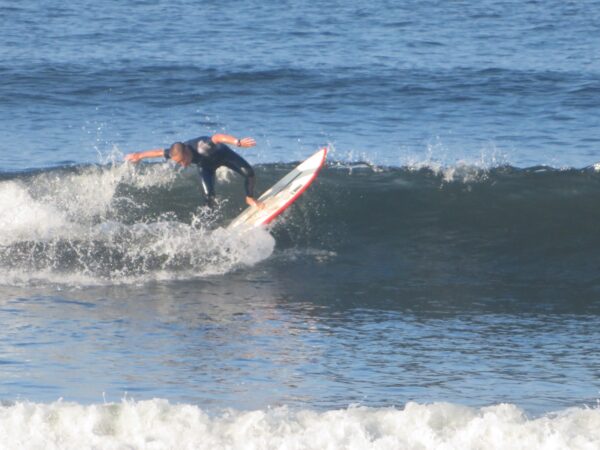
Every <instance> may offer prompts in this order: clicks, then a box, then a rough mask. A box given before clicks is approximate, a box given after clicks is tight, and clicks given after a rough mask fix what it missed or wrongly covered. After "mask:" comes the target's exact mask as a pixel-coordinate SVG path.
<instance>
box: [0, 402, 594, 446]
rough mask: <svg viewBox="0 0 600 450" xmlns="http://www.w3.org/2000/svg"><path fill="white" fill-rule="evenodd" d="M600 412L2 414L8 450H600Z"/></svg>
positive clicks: (50, 410)
mask: <svg viewBox="0 0 600 450" xmlns="http://www.w3.org/2000/svg"><path fill="white" fill-rule="evenodd" d="M599 446H600V410H598V409H584V408H572V409H567V410H564V411H560V412H557V413H552V414H549V415H545V416H543V417H539V418H535V419H529V418H527V417H526V415H525V414H524V413H523V411H521V410H520V409H519V408H518V407H516V406H514V405H510V404H500V405H495V406H490V407H485V408H480V409H475V408H469V407H465V406H460V405H455V404H448V403H435V404H428V405H421V404H417V403H409V404H407V405H406V406H405V407H404V408H403V409H396V408H366V407H350V408H348V409H341V410H332V411H327V412H317V411H312V410H301V411H291V410H289V409H287V408H286V407H279V408H274V409H268V410H259V411H251V412H239V411H233V410H231V411H228V412H225V413H222V414H221V415H218V416H210V415H208V414H207V413H206V412H204V411H203V410H202V409H200V408H198V407H197V406H194V405H186V404H180V405H172V404H169V402H168V401H166V400H159V399H154V400H148V401H140V402H135V401H123V402H122V403H117V404H100V405H89V406H84V405H80V404H76V403H63V402H56V403H52V404H36V403H21V402H19V403H16V404H14V405H11V406H3V407H0V449H7V450H8V449H16V448H19V449H27V450H28V449H31V450H34V449H36V450H37V449H44V450H53V449H61V450H69V449H73V450H74V449H77V450H81V449H92V448H102V449H105V450H107V449H124V448H127V449H156V450H158V449H178V450H180V449H196V450H200V449H211V450H214V449H244V450H249V449H283V448H285V449H356V450H358V449H360V450H367V449H378V450H385V449H394V450H396V449H448V450H450V449H460V450H468V449H488V450H490V449H502V450H505V449H514V450H517V449H527V450H534V449H557V450H558V449H560V450H563V449H596V448H599Z"/></svg>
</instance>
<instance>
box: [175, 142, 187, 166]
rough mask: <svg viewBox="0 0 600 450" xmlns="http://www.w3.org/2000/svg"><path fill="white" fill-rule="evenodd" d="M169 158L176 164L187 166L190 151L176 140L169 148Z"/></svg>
mask: <svg viewBox="0 0 600 450" xmlns="http://www.w3.org/2000/svg"><path fill="white" fill-rule="evenodd" d="M169 158H170V159H172V160H173V161H175V162H176V163H177V164H180V165H182V166H183V167H187V166H189V165H190V164H191V163H192V152H191V151H190V149H189V148H187V147H186V146H185V145H184V144H182V143H181V142H176V143H174V144H173V145H171V148H170V149H169Z"/></svg>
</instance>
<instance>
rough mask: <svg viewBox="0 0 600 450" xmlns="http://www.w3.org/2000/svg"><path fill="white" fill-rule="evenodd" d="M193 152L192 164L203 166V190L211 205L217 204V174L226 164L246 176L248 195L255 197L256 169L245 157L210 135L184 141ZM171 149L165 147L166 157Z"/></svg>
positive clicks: (168, 156)
mask: <svg viewBox="0 0 600 450" xmlns="http://www.w3.org/2000/svg"><path fill="white" fill-rule="evenodd" d="M183 145H184V146H185V147H187V148H188V149H189V150H190V151H191V152H192V164H197V165H198V167H199V168H201V169H202V170H201V172H200V177H201V180H202V190H203V191H204V195H205V196H206V203H207V204H208V205H209V206H211V207H212V206H214V204H215V176H216V171H217V169H218V168H219V167H221V166H225V167H227V168H229V169H231V170H233V171H235V172H237V173H239V174H240V175H242V176H243V177H244V178H245V184H244V186H245V189H246V196H247V197H254V170H252V167H251V166H250V164H248V162H246V160H245V159H244V158H242V157H241V156H240V155H238V154H237V153H236V152H234V151H233V150H231V149H230V148H229V147H228V146H226V145H225V144H215V143H214V142H213V141H212V139H211V138H210V136H202V137H199V138H196V139H191V140H189V141H186V142H184V143H183ZM170 156H171V155H170V149H168V148H167V149H165V158H167V159H169V158H170Z"/></svg>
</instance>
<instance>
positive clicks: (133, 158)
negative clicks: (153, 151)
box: [125, 153, 142, 164]
mask: <svg viewBox="0 0 600 450" xmlns="http://www.w3.org/2000/svg"><path fill="white" fill-rule="evenodd" d="M140 159H142V155H141V154H139V153H129V154H128V155H125V161H129V162H132V163H134V164H135V163H137V162H139V161H140Z"/></svg>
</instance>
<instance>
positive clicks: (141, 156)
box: [125, 148, 165, 163]
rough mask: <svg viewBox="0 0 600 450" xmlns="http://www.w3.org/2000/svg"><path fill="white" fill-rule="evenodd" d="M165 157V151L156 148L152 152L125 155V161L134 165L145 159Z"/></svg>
mask: <svg viewBox="0 0 600 450" xmlns="http://www.w3.org/2000/svg"><path fill="white" fill-rule="evenodd" d="M164 155H165V150H164V149H162V148H156V149H153V150H146V151H145V152H135V153H129V154H128V155H125V161H130V162H133V163H136V162H138V161H140V160H142V159H146V158H162V157H163V156H164Z"/></svg>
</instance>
